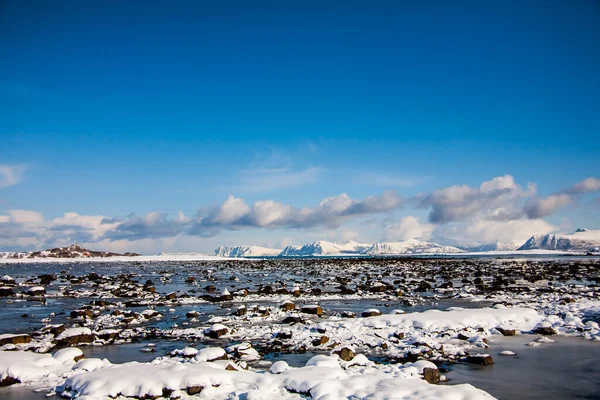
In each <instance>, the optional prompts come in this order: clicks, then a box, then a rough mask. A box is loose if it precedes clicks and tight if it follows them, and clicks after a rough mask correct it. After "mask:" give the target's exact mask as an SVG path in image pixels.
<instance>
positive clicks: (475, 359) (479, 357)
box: [466, 354, 494, 365]
mask: <svg viewBox="0 0 600 400" xmlns="http://www.w3.org/2000/svg"><path fill="white" fill-rule="evenodd" d="M466 361H467V362H468V363H469V364H477V365H492V364H493V363H494V359H493V358H492V356H490V355H489V354H476V355H472V356H467V358H466Z"/></svg>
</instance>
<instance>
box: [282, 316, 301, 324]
mask: <svg viewBox="0 0 600 400" xmlns="http://www.w3.org/2000/svg"><path fill="white" fill-rule="evenodd" d="M281 323H282V324H303V323H304V319H303V318H302V317H300V316H298V315H290V316H287V317H285V318H284V319H283V321H281Z"/></svg>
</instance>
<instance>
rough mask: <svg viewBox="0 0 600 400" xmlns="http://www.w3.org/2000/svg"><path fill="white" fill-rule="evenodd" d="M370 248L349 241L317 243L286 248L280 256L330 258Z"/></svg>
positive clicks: (366, 245)
mask: <svg viewBox="0 0 600 400" xmlns="http://www.w3.org/2000/svg"><path fill="white" fill-rule="evenodd" d="M370 247H371V245H370V244H366V243H358V242H354V241H352V240H351V241H349V242H347V243H335V242H327V241H325V240H319V241H318V242H314V243H309V244H305V245H304V246H301V247H298V246H288V247H286V248H285V249H283V251H282V252H281V254H280V255H281V256H331V255H349V254H361V253H364V252H365V251H366V250H367V249H369V248H370Z"/></svg>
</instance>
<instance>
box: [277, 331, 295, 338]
mask: <svg viewBox="0 0 600 400" xmlns="http://www.w3.org/2000/svg"><path fill="white" fill-rule="evenodd" d="M275 337H276V338H277V339H283V340H286V339H291V338H292V332H291V331H280V332H277V334H276V335H275Z"/></svg>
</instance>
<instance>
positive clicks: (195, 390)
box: [186, 386, 204, 396]
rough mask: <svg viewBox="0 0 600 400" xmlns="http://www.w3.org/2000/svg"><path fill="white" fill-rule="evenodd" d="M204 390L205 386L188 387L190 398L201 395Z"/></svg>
mask: <svg viewBox="0 0 600 400" xmlns="http://www.w3.org/2000/svg"><path fill="white" fill-rule="evenodd" d="M202 389H204V386H188V387H187V389H186V391H187V394H188V395H189V396H193V395H195V394H198V393H200V392H201V391H202Z"/></svg>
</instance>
